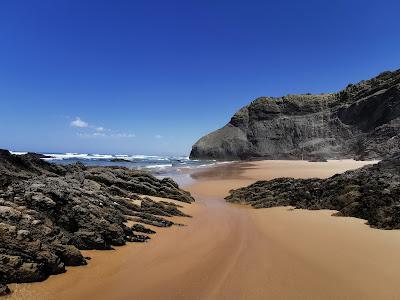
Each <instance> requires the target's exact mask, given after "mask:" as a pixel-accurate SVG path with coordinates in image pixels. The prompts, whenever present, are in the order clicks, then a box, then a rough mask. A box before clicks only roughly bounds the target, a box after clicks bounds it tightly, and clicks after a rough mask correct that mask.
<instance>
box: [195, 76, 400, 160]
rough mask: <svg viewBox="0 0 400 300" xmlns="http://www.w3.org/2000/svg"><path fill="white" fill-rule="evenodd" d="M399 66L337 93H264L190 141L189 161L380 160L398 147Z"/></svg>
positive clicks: (399, 109)
mask: <svg viewBox="0 0 400 300" xmlns="http://www.w3.org/2000/svg"><path fill="white" fill-rule="evenodd" d="M399 146H400V70H397V71H394V72H384V73H382V74H380V75H379V76H377V77H375V78H372V79H370V80H365V81H361V82H359V83H357V84H350V85H348V86H347V87H346V88H345V89H344V90H342V91H340V92H339V93H335V94H319V95H311V94H305V95H288V96H284V97H280V98H273V97H262V98H258V99H256V100H254V101H253V102H251V103H250V104H249V105H247V106H245V107H243V108H242V109H240V110H239V111H238V112H237V113H236V114H235V115H234V116H233V117H232V119H231V120H230V122H229V123H228V124H227V125H225V126H224V127H223V128H221V129H218V130H216V131H214V132H212V133H210V134H208V135H206V136H204V137H202V138H201V139H200V140H199V141H198V142H197V143H196V144H194V145H193V147H192V151H191V153H190V158H192V159H218V160H237V159H252V158H255V159H258V158H260V159H261V158H262V159H305V160H314V161H315V160H325V159H337V158H355V159H358V160H366V159H381V158H385V157H388V156H390V155H391V154H393V153H396V152H397V151H399Z"/></svg>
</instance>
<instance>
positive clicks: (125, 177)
mask: <svg viewBox="0 0 400 300" xmlns="http://www.w3.org/2000/svg"><path fill="white" fill-rule="evenodd" d="M142 195H147V196H158V197H165V198H169V199H175V200H178V201H181V202H186V203H190V202H192V201H194V199H193V198H192V197H191V195H190V194H189V193H188V192H186V191H183V190H181V189H180V188H179V187H178V185H177V184H176V183H175V182H174V181H173V180H171V179H169V178H165V179H162V180H160V179H157V178H155V177H154V176H152V175H150V174H148V173H146V172H143V171H135V170H131V169H128V168H123V167H85V166H84V165H82V164H79V163H77V164H74V165H66V166H61V165H55V164H52V163H49V162H46V161H44V160H42V159H41V157H40V156H39V155H35V154H32V153H30V154H26V155H13V154H11V153H10V152H8V151H6V150H0V294H7V293H8V292H9V290H8V289H7V286H6V285H5V284H7V283H11V282H32V281H40V280H44V279H46V278H47V277H48V276H49V275H52V274H59V273H62V272H65V266H77V265H84V264H86V258H85V257H83V256H82V254H81V252H80V251H79V250H81V249H112V247H113V246H121V245H124V244H125V243H126V242H143V241H146V240H147V239H148V238H149V237H148V236H147V235H143V234H137V233H136V232H140V233H145V234H150V233H153V231H152V230H150V229H148V228H145V227H144V226H140V225H138V224H135V225H133V226H131V227H129V226H127V225H126V222H127V221H128V220H133V221H135V222H137V223H143V224H151V225H154V226H163V227H166V226H171V225H173V224H174V223H173V222H172V221H170V220H167V219H165V217H169V216H186V215H185V214H184V213H182V212H181V211H180V210H179V209H178V206H177V205H175V204H172V203H169V202H165V201H163V202H161V203H159V202H157V201H154V200H152V199H151V198H149V197H143V196H142ZM134 199H136V200H140V202H139V203H141V204H137V203H138V202H137V201H132V200H134Z"/></svg>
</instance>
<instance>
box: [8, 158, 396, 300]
mask: <svg viewBox="0 0 400 300" xmlns="http://www.w3.org/2000/svg"><path fill="white" fill-rule="evenodd" d="M367 163H371V162H360V161H353V160H343V161H328V162H312V163H311V162H305V161H259V162H243V163H231V164H223V165H218V166H214V167H209V168H204V169H197V170H195V171H189V170H188V171H187V172H188V173H189V174H190V175H191V177H192V178H193V179H194V183H193V184H191V185H189V186H185V187H184V188H185V189H186V190H188V191H190V192H191V193H192V195H193V196H194V198H195V199H196V202H195V203H192V204H183V205H184V208H183V211H184V212H185V213H187V214H189V215H191V216H193V218H182V217H173V218H172V220H173V221H175V222H176V223H182V224H184V225H185V226H174V227H172V228H154V227H151V226H149V227H151V228H152V229H155V230H156V231H157V234H156V235H155V236H153V237H152V239H151V240H150V241H149V242H147V243H143V244H138V243H130V244H128V245H126V246H122V247H116V249H115V250H113V251H97V250H96V251H93V250H91V251H83V253H84V255H85V256H90V257H91V258H92V259H91V260H90V261H89V264H88V265H87V266H84V267H69V268H68V271H67V272H66V273H64V274H61V275H57V276H51V277H50V278H49V279H48V280H46V281H44V282H39V283H32V284H11V285H10V287H11V289H12V290H13V294H11V295H10V296H7V297H6V298H5V299H97V300H98V299H121V300H123V299H265V298H271V299H298V298H302V299H321V298H324V299H377V298H378V299H394V298H396V296H397V295H398V294H399V293H400V286H399V285H398V280H397V278H399V276H400V270H399V268H398V265H399V263H400V254H399V251H398V249H399V248H400V232H399V231H397V230H392V231H385V230H378V229H372V228H370V227H369V226H368V225H365V221H364V220H361V219H355V218H348V217H334V216H331V214H332V213H334V211H327V210H319V211H308V210H293V209H291V208H290V207H277V208H268V209H253V208H251V207H249V206H245V205H238V204H229V203H227V202H225V200H224V199H223V198H224V197H225V196H226V195H227V194H228V192H229V190H230V189H233V188H238V187H242V186H246V185H248V184H251V183H253V182H255V181H257V180H267V179H272V178H276V177H295V178H309V177H320V178H326V177H329V176H331V175H334V174H336V173H341V172H344V171H346V170H350V169H355V168H358V167H361V166H362V165H364V164H367ZM180 204H181V203H180Z"/></svg>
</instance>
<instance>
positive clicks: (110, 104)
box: [0, 0, 400, 154]
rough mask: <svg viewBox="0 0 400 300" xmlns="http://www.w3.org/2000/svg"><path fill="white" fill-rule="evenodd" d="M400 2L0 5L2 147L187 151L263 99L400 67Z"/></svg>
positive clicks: (40, 0)
mask: <svg viewBox="0 0 400 300" xmlns="http://www.w3.org/2000/svg"><path fill="white" fill-rule="evenodd" d="M399 3H400V2H399V1H384V0H383V1H352V0H347V1H345V0H343V1H334V0H330V1H324V0H319V1H317V0H315V1H307V0H303V1H294V0H293V1H285V0H281V1H232V0H231V1H215V0H214V1H206V0H201V1H200V0H199V1H189V0H186V1H184V0H183V1H158V0H153V1H147V0H143V1H134V0H132V1H115V0H113V1H111V0H109V1H100V0H93V1H84V0H76V1H73V0H64V1H62V0H48V1H46V0H37V1H33V0H29V1H28V0H27V1H20V0H9V1H1V2H0V147H1V148H8V149H13V150H30V151H57V152H89V153H145V154H188V153H189V151H190V147H191V145H192V144H193V143H194V142H195V141H196V140H197V139H198V138H199V137H201V136H202V135H203V134H205V133H207V132H209V131H211V130H214V129H217V128H219V127H221V126H223V125H224V124H225V123H226V122H227V121H228V120H229V118H230V117H231V115H232V114H233V113H234V112H235V111H237V110H238V109H239V108H240V107H242V106H243V105H245V104H247V103H248V102H249V101H251V100H252V99H254V98H256V97H258V96H267V95H271V96H280V95H285V94H288V93H306V92H313V93H319V92H332V91H337V90H339V89H341V88H343V87H344V86H346V85H347V83H350V82H357V81H359V80H361V79H367V78H369V77H372V76H374V75H376V74H378V73H380V72H381V71H384V70H388V69H392V70H393V69H397V68H400V17H399V12H400V4H399Z"/></svg>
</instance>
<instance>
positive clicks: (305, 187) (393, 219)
mask: <svg viewBox="0 0 400 300" xmlns="http://www.w3.org/2000/svg"><path fill="white" fill-rule="evenodd" d="M225 199H226V200H227V201H228V202H234V203H244V204H250V205H252V206H253V207H255V208H264V207H274V206H294V207H296V208H304V209H313V210H315V209H333V210H337V211H338V213H336V215H337V216H349V217H356V218H361V219H365V220H367V221H368V224H369V225H370V226H371V227H375V228H380V229H400V153H398V154H395V155H393V156H392V157H391V158H388V159H385V160H382V161H381V162H379V163H377V164H375V165H369V166H364V167H362V168H360V169H357V170H354V171H347V172H345V173H343V174H337V175H334V176H332V177H330V178H327V179H318V178H310V179H294V178H278V179H273V180H269V181H258V182H256V183H254V184H252V185H249V186H248V187H244V188H240V189H237V190H232V191H230V195H229V196H228V197H226V198H225Z"/></svg>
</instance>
